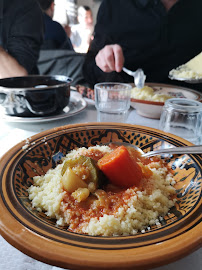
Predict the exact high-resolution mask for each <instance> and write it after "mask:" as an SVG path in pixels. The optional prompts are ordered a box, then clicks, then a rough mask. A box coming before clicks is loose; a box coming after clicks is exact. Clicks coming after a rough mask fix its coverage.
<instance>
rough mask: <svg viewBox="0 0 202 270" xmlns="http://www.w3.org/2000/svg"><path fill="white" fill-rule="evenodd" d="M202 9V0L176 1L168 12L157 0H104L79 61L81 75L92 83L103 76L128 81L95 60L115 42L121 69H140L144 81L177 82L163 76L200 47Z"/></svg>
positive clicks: (108, 79)
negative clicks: (120, 53) (82, 60)
mask: <svg viewBox="0 0 202 270" xmlns="http://www.w3.org/2000/svg"><path fill="white" fill-rule="evenodd" d="M201 11H202V0H192V1H190V0H179V1H178V2H177V3H176V4H175V5H174V6H173V7H172V8H171V9H170V10H169V11H166V9H165V7H164V5H163V4H162V2H161V1H160V0H127V1H125V0H103V2H102V3H101V6H100V9H99V12H98V16H97V24H96V26H95V36H94V40H93V41H92V44H91V47H90V49H89V52H88V53H87V56H86V60H85V64H84V76H85V79H86V80H87V81H88V83H89V84H90V85H91V86H93V85H94V84H95V83H97V82H103V81H124V82H133V78H132V77H131V76H128V75H127V74H125V73H123V72H121V73H116V72H111V73H104V72H102V71H101V70H100V69H99V68H98V67H97V66H96V64H95V56H96V54H97V53H98V51H99V50H101V49H102V48H103V47H104V46H105V45H107V44H119V45H120V46H121V47H122V49H123V53H124V57H125V63H124V66H125V67H126V68H128V69H130V70H133V71H135V70H136V69H138V68H142V69H143V70H144V73H145V74H146V76H147V78H146V81H147V82H158V83H174V84H176V81H171V80H169V79H168V73H169V71H170V70H171V69H173V68H176V67H178V66H179V65H182V64H184V63H186V62H187V61H188V60H190V59H191V58H193V57H194V56H196V55H197V54H198V53H200V52H201V51H202V35H201V29H202V15H201ZM186 86H187V87H189V85H188V84H186Z"/></svg>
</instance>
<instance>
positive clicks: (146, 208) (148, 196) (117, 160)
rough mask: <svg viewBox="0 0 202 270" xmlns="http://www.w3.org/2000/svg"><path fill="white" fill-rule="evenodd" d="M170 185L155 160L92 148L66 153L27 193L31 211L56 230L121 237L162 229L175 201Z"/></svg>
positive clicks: (163, 165) (166, 173) (122, 149)
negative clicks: (53, 222) (51, 222)
mask: <svg viewBox="0 0 202 270" xmlns="http://www.w3.org/2000/svg"><path fill="white" fill-rule="evenodd" d="M80 157H81V158H80ZM127 163H129V165H128V166H129V167H128V168H127ZM116 166H117V170H116ZM121 168H124V170H122V171H121ZM102 169H103V171H102ZM131 170H137V171H138V175H137V174H136V173H135V172H134V173H132V174H131ZM106 171H107V176H106V175H105V174H104V173H105V172H106ZM108 175H109V176H110V177H109V178H108ZM116 178H117V179H116ZM129 178H130V179H129ZM133 178H134V179H133ZM174 184H175V181H174V180H173V175H172V172H171V170H170V168H168V167H167V163H165V162H163V160H161V159H160V158H158V157H153V158H143V157H141V154H140V153H139V152H138V151H136V150H134V148H131V147H125V146H120V147H118V148H117V147H116V146H114V145H109V146H104V145H102V146H98V145H97V146H92V147H89V148H84V147H82V148H78V149H77V150H76V149H75V150H72V151H70V152H69V153H68V154H67V155H66V156H65V157H64V158H63V161H62V163H61V164H58V165H57V166H56V168H54V169H50V170H48V171H47V173H46V174H45V175H42V176H35V177H34V178H33V185H32V186H30V187H29V189H28V192H29V199H30V200H31V201H32V207H33V208H35V209H36V210H37V211H39V212H42V211H43V212H45V214H46V215H47V216H48V217H50V218H53V219H56V225H57V226H60V225H61V226H66V227H67V229H68V230H69V231H71V232H74V233H80V234H87V235H93V236H122V235H134V234H136V233H138V232H142V233H144V232H145V231H146V230H150V229H151V226H152V225H157V226H161V221H162V220H163V219H164V216H165V215H166V214H167V213H168V212H169V209H170V208H171V207H172V206H174V204H175V201H176V199H175V195H176V191H175V188H174Z"/></svg>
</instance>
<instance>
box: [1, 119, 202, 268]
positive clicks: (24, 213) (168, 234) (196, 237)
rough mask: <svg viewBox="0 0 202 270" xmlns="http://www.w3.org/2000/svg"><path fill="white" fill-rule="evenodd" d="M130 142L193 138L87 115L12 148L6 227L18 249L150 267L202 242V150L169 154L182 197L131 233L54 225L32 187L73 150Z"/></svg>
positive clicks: (179, 142)
mask: <svg viewBox="0 0 202 270" xmlns="http://www.w3.org/2000/svg"><path fill="white" fill-rule="evenodd" d="M110 141H119V142H129V143H131V144H134V145H137V146H138V147H140V148H141V149H142V150H143V151H144V152H147V151H150V150H153V149H159V148H167V147H172V146H185V145H191V143H189V142H187V141H185V140H183V139H181V138H179V137H177V136H174V135H171V134H166V133H164V132H162V131H160V130H155V129H152V128H146V127H142V126H134V125H129V124H115V123H84V124H76V125H67V126H63V127H58V128H54V129H51V130H46V131H44V132H42V133H39V134H36V135H34V136H32V137H31V138H29V139H27V140H25V141H22V142H21V143H19V144H17V145H16V146H14V147H13V148H12V149H10V150H9V151H8V152H7V153H6V154H5V155H4V156H3V157H2V159H1V161H0V213H3V215H0V232H1V235H2V236H3V237H4V238H5V239H6V240H7V241H8V242H9V243H10V244H12V245H13V246H15V247H16V248H17V249H19V250H21V251H22V252H24V253H25V254H27V255H29V256H31V257H33V258H35V259H37V260H41V261H43V262H45V263H48V264H52V265H56V266H59V267H63V268H70V269H97V268H99V269H123V270H125V269H126V270H127V269H150V268H152V267H157V266H160V265H164V264H167V263H170V262H173V261H175V260H178V259H180V258H182V257H183V256H186V255H188V254H190V253H192V252H193V251H195V250H196V249H197V248H199V247H200V246H201V229H202V225H201V223H200V220H201V203H202V197H201V194H202V156H201V155H191V154H190V155H187V154H184V155H176V156H169V157H168V158H166V162H167V163H168V164H169V166H171V167H172V169H173V170H174V180H175V181H176V184H175V188H176V191H177V201H176V204H175V206H174V207H173V208H171V209H170V211H169V213H168V215H166V216H165V217H164V218H163V219H162V220H160V221H159V224H156V225H153V226H151V228H150V229H148V230H145V232H142V233H137V234H136V235H132V236H120V237H99V236H96V237H93V236H89V235H82V234H77V233H72V232H71V231H68V229H67V228H65V227H60V226H55V220H52V219H50V218H49V217H47V216H46V215H45V214H44V213H42V212H38V211H36V210H35V209H33V208H32V206H31V202H30V200H29V198H28V191H27V188H28V187H29V186H30V185H32V184H33V180H32V178H33V176H35V175H39V174H40V175H41V174H45V173H46V172H47V171H48V169H50V168H53V167H54V166H55V164H56V162H59V161H60V159H61V158H62V156H64V155H65V154H66V153H67V152H68V151H69V150H71V149H75V148H76V147H81V146H86V147H88V146H91V145H96V144H105V143H107V142H110Z"/></svg>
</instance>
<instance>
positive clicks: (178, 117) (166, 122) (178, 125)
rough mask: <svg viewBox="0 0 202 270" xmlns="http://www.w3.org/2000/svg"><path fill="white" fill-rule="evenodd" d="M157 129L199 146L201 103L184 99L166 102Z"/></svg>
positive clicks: (201, 120) (201, 116)
mask: <svg viewBox="0 0 202 270" xmlns="http://www.w3.org/2000/svg"><path fill="white" fill-rule="evenodd" d="M159 128H160V129H161V130H163V131H165V132H169V133H172V134H174V135H177V136H179V137H181V138H184V139H186V140H188V141H190V142H192V143H193V144H201V139H202V138H201V137H202V103H201V102H199V101H196V100H190V99H185V98H172V99H168V100H166V102H165V105H164V107H163V110H162V113H161V118H160V124H159Z"/></svg>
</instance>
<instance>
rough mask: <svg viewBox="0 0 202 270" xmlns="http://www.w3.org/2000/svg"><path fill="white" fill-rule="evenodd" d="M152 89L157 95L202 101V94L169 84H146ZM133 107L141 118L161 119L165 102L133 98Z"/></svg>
mask: <svg viewBox="0 0 202 270" xmlns="http://www.w3.org/2000/svg"><path fill="white" fill-rule="evenodd" d="M146 85H148V86H150V87H152V88H153V89H154V90H155V93H161V94H167V95H170V96H171V97H173V98H187V99H193V100H198V101H202V93H200V92H197V91H195V90H192V89H189V88H185V87H179V86H175V85H168V84H158V83H146ZM131 106H132V107H133V108H134V109H136V111H137V113H138V114H139V115H141V116H144V117H148V118H153V119H159V118H160V116H161V111H162V108H163V106H164V102H157V101H149V100H141V99H134V98H131Z"/></svg>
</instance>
